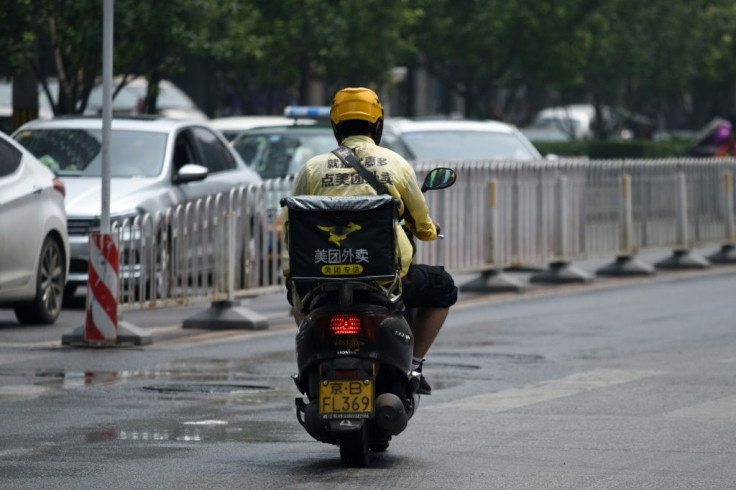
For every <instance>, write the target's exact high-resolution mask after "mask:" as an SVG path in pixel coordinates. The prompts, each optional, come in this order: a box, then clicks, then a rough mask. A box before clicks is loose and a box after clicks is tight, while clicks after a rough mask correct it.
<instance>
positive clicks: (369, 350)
mask: <svg viewBox="0 0 736 490" xmlns="http://www.w3.org/2000/svg"><path fill="white" fill-rule="evenodd" d="M455 179H456V175H455V172H454V171H453V170H452V169H449V168H438V169H434V170H432V171H431V172H430V173H429V174H428V175H427V178H426V179H425V181H424V185H423V186H422V192H424V191H426V190H433V189H444V188H446V187H449V186H451V185H452V184H453V183H454V182H455ZM281 204H282V206H286V207H287V208H288V210H289V223H288V229H287V230H286V233H287V234H288V235H287V236H288V244H289V245H288V246H289V257H290V266H291V285H292V286H291V287H292V288H293V289H292V291H293V296H292V297H293V298H298V292H297V287H298V286H299V285H300V284H302V285H303V287H302V289H304V288H306V287H308V290H309V292H308V293H306V294H305V295H304V297H303V298H299V300H298V301H297V302H295V303H294V306H295V308H301V307H302V305H304V306H306V308H304V309H303V310H302V311H305V312H306V316H305V318H304V320H303V321H302V322H301V324H300V325H299V329H298V331H297V334H296V353H297V367H298V373H297V374H295V375H294V376H293V379H294V382H295V383H296V386H297V388H298V389H299V391H300V392H301V393H302V394H303V395H305V396H306V399H305V398H304V397H299V398H296V400H295V402H296V416H297V420H298V421H299V423H300V424H301V425H302V426H303V427H304V429H306V431H307V433H309V435H311V436H312V437H313V438H314V439H316V440H317V441H321V442H324V443H328V444H334V445H337V446H339V448H340V459H341V462H342V464H343V466H350V467H362V466H367V465H368V464H369V462H370V456H371V453H377V452H383V451H386V450H387V449H388V447H389V442H390V440H391V438H392V437H393V436H397V435H398V434H400V433H401V432H402V431H403V430H404V429H406V427H407V425H408V423H409V419H411V417H412V416H413V415H414V413H416V410H417V407H418V405H419V398H420V397H419V395H418V394H417V389H418V387H419V381H420V373H418V372H416V371H412V370H411V361H412V351H413V345H414V336H413V333H412V329H411V326H410V323H409V320H410V318H411V317H412V315H411V314H410V312H408V311H407V310H406V308H405V307H404V305H403V303H402V301H401V278H400V277H399V274H398V260H397V259H398V258H397V257H396V256H395V249H396V247H395V239H396V233H397V232H398V233H403V232H404V231H403V229H402V228H400V227H397V209H398V201H397V200H395V199H394V198H392V197H391V196H389V195H382V196H350V197H324V196H294V197H288V198H285V199H283V200H282V202H281Z"/></svg>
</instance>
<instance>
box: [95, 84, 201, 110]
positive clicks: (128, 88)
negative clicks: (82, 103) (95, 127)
mask: <svg viewBox="0 0 736 490" xmlns="http://www.w3.org/2000/svg"><path fill="white" fill-rule="evenodd" d="M120 82H121V80H120V79H116V80H115V83H114V84H113V92H114V91H115V90H116V89H117V86H118V84H120ZM147 90H148V80H146V79H145V78H144V77H137V78H134V79H132V80H130V81H129V82H128V83H127V84H125V86H124V87H123V88H122V89H120V91H119V92H118V93H117V95H115V97H114V98H113V100H112V111H113V113H114V114H116V115H125V114H138V113H139V112H140V107H139V103H140V102H142V101H143V100H144V99H145V98H146V92H147ZM156 109H157V110H158V113H159V114H160V115H162V116H165V117H168V118H171V119H191V120H195V121H207V120H208V119H209V118H208V117H207V115H206V114H205V113H204V112H202V110H201V109H200V108H199V107H197V104H195V103H194V101H193V100H192V99H191V98H189V96H188V95H187V94H186V93H185V92H184V91H183V90H182V89H180V88H179V87H177V86H176V85H175V84H174V83H172V82H170V81H169V80H161V81H160V82H159V84H158V98H157V99H156ZM85 114H89V115H100V114H102V85H96V86H95V87H94V88H93V89H92V91H91V92H90V94H89V99H88V101H87V109H86V110H85Z"/></svg>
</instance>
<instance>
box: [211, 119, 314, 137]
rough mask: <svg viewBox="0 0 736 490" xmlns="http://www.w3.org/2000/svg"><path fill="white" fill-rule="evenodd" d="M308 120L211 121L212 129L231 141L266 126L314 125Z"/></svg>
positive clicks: (312, 120) (312, 121) (311, 120)
mask: <svg viewBox="0 0 736 490" xmlns="http://www.w3.org/2000/svg"><path fill="white" fill-rule="evenodd" d="M316 122H317V121H316V120H315V119H310V118H299V119H294V118H291V117H286V116H231V117H218V118H216V119H211V120H210V124H212V127H213V128H215V129H216V130H218V131H219V132H221V133H222V135H223V136H224V137H225V139H227V140H228V141H233V140H234V139H235V138H237V137H238V136H240V135H241V134H242V133H244V132H245V131H248V130H250V129H253V128H260V127H266V126H289V125H294V124H305V125H310V124H315V123H316Z"/></svg>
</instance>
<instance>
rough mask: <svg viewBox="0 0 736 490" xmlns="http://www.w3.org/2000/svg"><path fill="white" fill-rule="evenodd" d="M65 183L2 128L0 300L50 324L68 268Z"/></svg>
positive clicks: (26, 317)
mask: <svg viewBox="0 0 736 490" xmlns="http://www.w3.org/2000/svg"><path fill="white" fill-rule="evenodd" d="M64 192H65V189H64V183H63V182H62V181H61V180H59V179H58V178H56V176H54V173H53V172H52V171H51V170H49V169H48V168H46V166H44V165H43V164H41V163H40V162H39V161H38V160H37V159H36V157H34V156H33V155H32V154H31V153H30V152H29V151H27V150H26V149H24V148H23V147H22V146H21V145H19V144H17V143H16V142H15V141H13V140H12V139H11V138H9V137H8V136H7V135H5V134H4V133H2V132H0V305H2V306H10V307H12V308H13V309H14V310H15V316H16V317H17V318H18V321H20V322H21V323H23V324H51V323H54V322H55V321H56V318H57V317H58V316H59V313H60V312H61V304H62V297H63V291H64V285H65V283H66V278H67V274H68V271H69V256H70V254H69V237H68V235H67V225H66V213H65V211H64Z"/></svg>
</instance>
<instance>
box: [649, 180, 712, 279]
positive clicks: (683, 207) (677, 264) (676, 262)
mask: <svg viewBox="0 0 736 490" xmlns="http://www.w3.org/2000/svg"><path fill="white" fill-rule="evenodd" d="M674 197H675V243H676V245H675V246H676V248H675V250H673V252H672V255H671V256H669V257H668V258H666V259H664V260H661V261H659V262H657V263H656V264H655V267H657V268H658V269H703V268H706V267H709V266H710V262H709V261H708V259H706V258H704V257H701V256H699V255H698V254H696V253H694V252H693V251H692V250H691V241H690V227H689V220H688V213H687V211H688V195H687V176H686V175H685V172H679V173H678V174H677V175H676V177H675V196H674Z"/></svg>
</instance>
